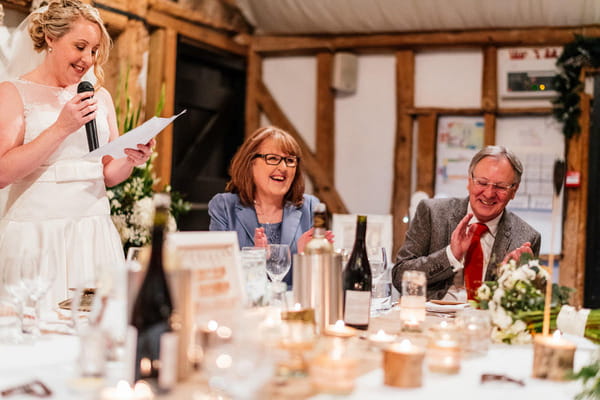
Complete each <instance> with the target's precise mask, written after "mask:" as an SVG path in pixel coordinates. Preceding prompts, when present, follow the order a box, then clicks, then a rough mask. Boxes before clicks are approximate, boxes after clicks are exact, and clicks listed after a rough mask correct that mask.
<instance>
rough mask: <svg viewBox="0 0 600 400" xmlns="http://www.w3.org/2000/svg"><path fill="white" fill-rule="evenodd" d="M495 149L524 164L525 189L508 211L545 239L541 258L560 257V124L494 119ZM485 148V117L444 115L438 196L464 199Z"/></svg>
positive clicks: (547, 118) (440, 124) (529, 118)
mask: <svg viewBox="0 0 600 400" xmlns="http://www.w3.org/2000/svg"><path fill="white" fill-rule="evenodd" d="M496 144H497V145H500V146H505V147H507V148H509V149H510V150H512V151H513V152H514V153H515V154H516V155H517V156H518V157H519V159H520V160H521V162H522V163H523V169H524V172H523V176H522V178H521V185H520V186H519V189H518V191H517V194H516V196H515V198H514V199H513V200H512V201H511V202H510V203H509V204H508V206H507V208H508V209H509V210H511V211H513V212H514V213H516V214H517V215H518V216H520V217H521V218H523V219H524V220H525V221H527V223H528V224H530V225H531V226H532V227H534V228H535V229H536V230H537V231H538V232H540V233H541V235H542V243H541V247H540V254H548V253H549V252H550V250H551V249H552V251H553V252H554V254H560V252H561V249H562V209H563V195H564V190H563V191H562V192H561V196H560V198H559V202H558V210H559V212H558V214H557V223H556V225H557V226H556V227H555V229H556V231H555V232H554V244H553V245H552V246H551V245H550V241H551V237H552V221H551V219H552V197H553V192H552V191H553V189H552V169H553V166H554V161H555V160H556V159H557V158H562V159H564V154H565V140H564V136H563V135H562V132H561V125H560V124H559V123H558V122H556V120H554V118H553V117H551V116H510V117H498V118H497V119H496ZM482 145H483V117H462V116H444V117H440V119H439V120H438V133H437V146H436V176H435V178H436V179H435V197H466V196H467V194H468V193H467V178H468V167H469V163H470V161H471V158H472V157H473V156H474V155H475V154H476V153H477V152H478V151H479V150H480V149H481V148H482Z"/></svg>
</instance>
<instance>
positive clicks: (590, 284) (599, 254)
mask: <svg viewBox="0 0 600 400" xmlns="http://www.w3.org/2000/svg"><path fill="white" fill-rule="evenodd" d="M594 94H595V95H596V97H597V99H596V100H594V101H593V106H592V115H591V118H590V122H591V124H590V125H591V126H590V150H589V169H588V173H589V175H588V176H589V180H588V211H587V236H586V237H587V239H586V241H587V243H586V255H585V259H586V260H585V284H584V296H583V297H584V299H583V305H584V307H587V308H600V286H598V282H600V208H598V207H596V204H597V203H598V196H599V195H600V101H599V100H598V98H600V97H598V96H600V76H598V75H597V76H596V77H595V78H594ZM567 218H568V216H567Z"/></svg>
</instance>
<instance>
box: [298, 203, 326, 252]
mask: <svg viewBox="0 0 600 400" xmlns="http://www.w3.org/2000/svg"><path fill="white" fill-rule="evenodd" d="M313 229H314V230H313V235H312V238H311V239H310V240H309V241H308V242H307V243H306V245H305V246H304V254H306V255H314V254H333V245H332V244H331V243H329V240H327V238H326V237H325V232H326V231H327V206H326V205H325V203H319V204H317V206H316V207H315V209H314V213H313Z"/></svg>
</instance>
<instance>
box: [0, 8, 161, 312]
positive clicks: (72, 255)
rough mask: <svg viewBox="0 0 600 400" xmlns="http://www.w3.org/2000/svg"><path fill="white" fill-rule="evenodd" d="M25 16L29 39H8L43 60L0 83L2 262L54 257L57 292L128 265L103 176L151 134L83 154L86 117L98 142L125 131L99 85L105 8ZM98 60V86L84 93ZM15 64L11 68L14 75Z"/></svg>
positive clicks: (134, 161) (125, 170) (109, 180)
mask: <svg viewBox="0 0 600 400" xmlns="http://www.w3.org/2000/svg"><path fill="white" fill-rule="evenodd" d="M24 26H25V25H24ZM26 26H27V32H28V35H21V39H23V41H24V42H25V43H27V45H18V44H17V43H15V40H16V39H15V38H13V43H12V46H11V48H12V49H13V50H16V51H24V53H23V54H21V55H19V54H15V53H14V52H13V53H12V54H11V60H10V65H12V66H15V65H16V67H17V68H19V67H20V68H22V65H23V64H22V63H21V62H22V61H34V60H37V61H35V62H37V65H35V67H33V68H32V69H31V70H28V69H27V70H23V69H21V71H23V72H24V74H22V75H20V76H16V77H14V78H12V79H10V80H7V81H4V82H2V83H0V109H1V110H2V113H0V187H6V186H8V185H10V186H8V189H4V190H5V191H6V190H7V193H6V195H7V203H6V209H5V210H4V213H3V215H2V217H1V219H0V268H8V267H13V265H14V261H15V260H16V262H17V263H18V261H19V259H20V258H21V257H23V256H25V255H26V256H27V257H32V256H34V257H35V258H36V260H37V263H38V264H39V265H44V264H46V265H53V266H54V267H55V268H56V270H57V273H56V279H55V282H54V285H53V287H52V290H51V293H52V296H51V298H52V301H53V302H56V301H59V300H62V299H64V298H66V297H67V295H68V293H67V289H68V288H69V287H76V285H77V284H78V282H80V280H84V279H85V280H88V279H90V277H91V276H92V275H93V274H94V273H95V271H96V270H97V269H98V268H102V267H111V268H114V267H117V266H122V265H123V249H122V247H121V241H120V239H119V235H118V233H117V230H116V228H115V227H114V225H113V223H112V221H111V219H110V207H109V202H108V199H107V197H106V186H113V185H116V184H118V183H120V182H122V181H123V180H125V179H126V178H127V177H128V176H129V175H130V173H131V172H132V170H133V167H134V166H136V165H141V164H143V163H145V162H146V161H147V160H148V158H149V157H150V154H151V151H152V149H151V147H152V145H153V141H152V142H150V143H147V144H139V145H138V146H137V149H126V150H125V153H126V155H125V156H124V157H122V158H119V159H113V158H112V157H108V156H106V157H104V158H103V159H100V158H86V159H84V158H83V157H84V156H85V155H86V154H87V153H88V146H87V140H86V132H85V124H86V123H88V122H90V121H92V120H95V123H96V125H97V132H98V139H99V142H100V145H102V144H105V143H107V142H109V141H111V140H114V139H116V138H117V137H118V135H119V133H118V130H117V124H116V116H115V110H114V105H113V101H112V98H111V96H110V94H109V93H108V91H107V90H106V89H104V88H103V87H102V83H103V70H102V64H104V63H105V62H106V60H107V58H108V51H109V47H110V37H109V35H108V33H107V31H106V28H105V27H104V24H103V22H102V20H101V19H100V16H99V14H98V11H97V10H96V9H95V8H93V7H92V6H90V5H87V4H84V3H82V2H81V1H79V0H53V1H51V2H50V3H49V5H48V6H45V7H42V8H40V9H39V10H37V11H35V12H33V13H32V14H30V16H29V17H28V18H27V19H26ZM18 31H19V30H18ZM20 32H21V33H23V32H24V30H23V29H22V28H21V31H20ZM18 34H19V32H17V33H15V35H18ZM36 53H37V54H39V55H40V56H39V57H38V58H37V59H36V57H35V55H36ZM91 70H93V72H94V75H95V78H96V79H95V80H96V85H95V86H96V88H95V93H93V92H84V93H77V85H78V83H79V82H80V81H82V80H85V79H87V77H85V75H86V73H87V72H88V71H91ZM14 71H15V70H14V69H11V68H10V67H9V68H8V74H9V75H10V74H11V73H14ZM84 78H85V79H84ZM91 95H93V97H90V96H91ZM11 262H12V264H11ZM54 304H55V303H54Z"/></svg>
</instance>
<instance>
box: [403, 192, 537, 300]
mask: <svg viewBox="0 0 600 400" xmlns="http://www.w3.org/2000/svg"><path fill="white" fill-rule="evenodd" d="M468 202H469V199H468V198H464V199H458V198H447V199H427V200H423V201H421V202H420V203H419V205H418V206H417V211H416V213H415V217H414V218H413V220H412V221H411V223H410V227H409V229H408V232H407V233H406V238H405V239H404V244H403V245H402V248H401V249H400V251H399V252H398V255H397V256H396V264H395V265H394V269H393V270H392V277H393V283H394V286H395V287H396V288H397V289H398V291H400V292H402V286H401V283H402V273H403V272H404V271H407V270H420V271H424V272H425V274H426V276H427V298H428V299H441V298H442V297H444V295H445V294H446V292H447V291H448V289H449V288H450V286H451V285H452V283H453V282H454V279H455V272H454V271H453V269H452V265H451V264H450V260H448V256H447V255H446V246H448V245H449V244H450V238H451V236H452V232H453V231H454V229H455V228H456V226H457V225H458V223H459V222H460V220H461V219H462V218H463V217H464V216H465V215H466V214H467V206H468ZM540 241H541V235H540V233H539V232H538V231H536V230H535V229H533V228H532V227H531V226H530V225H529V224H527V223H526V222H525V221H523V220H522V219H521V218H519V217H518V216H517V215H515V214H514V213H512V212H510V211H508V210H504V214H503V216H502V218H501V219H500V221H499V223H498V230H497V232H496V238H495V240H494V246H493V247H492V254H491V256H490V261H489V264H488V267H487V272H486V275H485V280H486V281H491V280H496V279H497V278H498V277H497V269H498V263H501V262H502V260H503V259H504V257H505V256H506V254H508V253H509V252H511V251H513V250H514V249H516V248H518V247H519V246H521V245H522V244H523V243H525V242H530V243H531V249H532V250H533V253H534V255H535V256H536V257H537V256H538V255H539V252H540ZM460 273H462V271H460Z"/></svg>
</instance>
